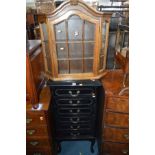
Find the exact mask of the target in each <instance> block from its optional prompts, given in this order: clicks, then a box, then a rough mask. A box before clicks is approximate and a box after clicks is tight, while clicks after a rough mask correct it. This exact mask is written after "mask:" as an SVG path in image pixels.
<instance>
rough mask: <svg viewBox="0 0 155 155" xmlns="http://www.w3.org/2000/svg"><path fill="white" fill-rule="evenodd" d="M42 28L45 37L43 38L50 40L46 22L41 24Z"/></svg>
mask: <svg viewBox="0 0 155 155" xmlns="http://www.w3.org/2000/svg"><path fill="white" fill-rule="evenodd" d="M41 29H42V31H43V37H44V38H43V40H44V41H47V40H48V33H47V27H46V24H45V23H43V24H41Z"/></svg>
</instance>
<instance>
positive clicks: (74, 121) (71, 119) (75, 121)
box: [70, 118, 80, 123]
mask: <svg viewBox="0 0 155 155" xmlns="http://www.w3.org/2000/svg"><path fill="white" fill-rule="evenodd" d="M75 119H76V120H74V119H73V118H70V121H72V122H73V123H77V122H78V121H79V120H80V118H75Z"/></svg>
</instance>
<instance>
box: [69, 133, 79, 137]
mask: <svg viewBox="0 0 155 155" xmlns="http://www.w3.org/2000/svg"><path fill="white" fill-rule="evenodd" d="M71 135H72V136H79V135H80V133H71Z"/></svg>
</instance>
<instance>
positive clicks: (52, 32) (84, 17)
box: [47, 10, 101, 78]
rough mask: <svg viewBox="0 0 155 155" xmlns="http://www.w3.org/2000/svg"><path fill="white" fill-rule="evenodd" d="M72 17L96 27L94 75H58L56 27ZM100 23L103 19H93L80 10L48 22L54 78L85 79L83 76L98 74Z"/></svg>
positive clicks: (90, 74)
mask: <svg viewBox="0 0 155 155" xmlns="http://www.w3.org/2000/svg"><path fill="white" fill-rule="evenodd" d="M72 15H76V16H79V17H80V18H81V20H85V21H88V22H90V23H93V24H94V25H95V38H94V42H95V44H94V56H93V58H94V60H93V72H92V73H73V74H70V73H68V74H59V73H58V59H57V51H56V39H55V38H56V36H55V30H54V25H55V24H58V23H60V22H62V21H65V20H67V19H68V18H69V17H70V16H72ZM100 22H101V18H99V19H95V17H94V18H92V17H90V16H89V15H86V14H84V13H82V12H80V11H79V10H70V11H68V12H66V13H65V14H64V15H62V16H61V17H58V18H57V19H55V20H50V19H48V20H47V29H48V32H49V38H51V39H50V40H49V46H50V54H51V56H52V57H53V59H52V60H53V61H52V69H53V77H54V78H63V77H66V75H67V76H69V77H71V78H72V77H73V78H74V77H78V76H79V77H83V76H86V77H93V76H95V75H97V74H98V69H99V64H98V62H99V58H98V55H99V51H100V49H101V47H100V44H99V42H100V39H101V37H100V35H99V33H100V31H101V30H100ZM66 33H68V32H66ZM66 40H68V39H66ZM66 43H68V42H66Z"/></svg>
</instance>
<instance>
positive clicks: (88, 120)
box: [56, 115, 95, 124]
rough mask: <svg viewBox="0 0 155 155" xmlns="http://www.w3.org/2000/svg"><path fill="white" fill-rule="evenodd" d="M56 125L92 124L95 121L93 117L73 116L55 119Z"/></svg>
mask: <svg viewBox="0 0 155 155" xmlns="http://www.w3.org/2000/svg"><path fill="white" fill-rule="evenodd" d="M56 120H57V123H60V124H61V123H69V124H78V123H86V124H92V123H94V121H95V117H94V116H92V115H91V116H89V117H81V116H74V117H56Z"/></svg>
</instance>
